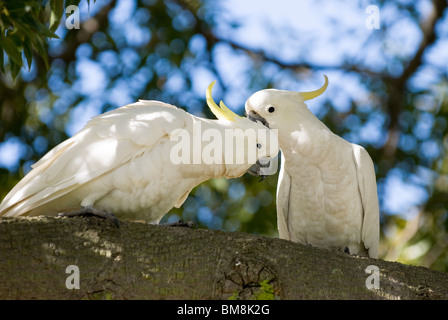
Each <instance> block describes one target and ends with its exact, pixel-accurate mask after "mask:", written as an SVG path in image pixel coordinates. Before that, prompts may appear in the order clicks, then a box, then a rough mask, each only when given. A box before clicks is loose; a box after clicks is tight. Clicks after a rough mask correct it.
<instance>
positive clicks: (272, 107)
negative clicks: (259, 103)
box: [266, 106, 275, 113]
mask: <svg viewBox="0 0 448 320" xmlns="http://www.w3.org/2000/svg"><path fill="white" fill-rule="evenodd" d="M266 109H267V110H268V112H269V113H273V112H274V111H275V107H274V106H268V107H267V108H266Z"/></svg>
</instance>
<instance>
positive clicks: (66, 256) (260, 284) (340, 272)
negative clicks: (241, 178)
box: [0, 217, 448, 299]
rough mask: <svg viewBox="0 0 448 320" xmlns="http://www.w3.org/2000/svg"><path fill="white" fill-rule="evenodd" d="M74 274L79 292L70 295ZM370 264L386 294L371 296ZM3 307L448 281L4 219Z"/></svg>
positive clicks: (82, 224) (310, 253)
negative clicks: (18, 302) (7, 303)
mask: <svg viewBox="0 0 448 320" xmlns="http://www.w3.org/2000/svg"><path fill="white" fill-rule="evenodd" d="M68 266H76V267H77V268H79V280H80V281H79V285H80V288H79V289H68V288H67V286H66V284H67V281H68V283H69V284H70V283H71V282H70V281H71V280H73V278H72V279H70V277H73V276H74V275H75V274H74V273H72V272H71V271H70V269H69V270H68V271H66V268H67V267H68ZM368 266H377V267H378V268H379V271H380V273H379V281H380V282H379V289H372V290H369V289H367V288H366V279H367V277H369V274H368V273H366V271H365V270H366V268H367V267H368ZM0 270H1V272H0V299H85V298H90V299H227V298H229V297H232V298H239V299H254V298H271V299H448V285H447V284H448V274H445V273H441V272H436V271H433V270H429V269H426V268H422V267H412V266H406V265H402V264H399V263H394V262H387V261H383V260H376V259H371V258H358V257H354V256H349V255H347V254H345V253H342V252H337V251H330V250H326V249H320V248H316V247H311V246H308V245H302V244H297V243H293V242H290V241H286V240H280V239H273V238H268V237H261V236H256V235H251V234H246V233H239V232H222V231H213V230H204V229H189V228H180V227H164V226H154V225H148V224H144V223H139V222H127V221H123V222H122V223H121V225H120V227H119V228H117V227H116V226H115V224H114V223H113V222H111V221H107V220H102V219H99V218H52V217H34V218H2V219H0Z"/></svg>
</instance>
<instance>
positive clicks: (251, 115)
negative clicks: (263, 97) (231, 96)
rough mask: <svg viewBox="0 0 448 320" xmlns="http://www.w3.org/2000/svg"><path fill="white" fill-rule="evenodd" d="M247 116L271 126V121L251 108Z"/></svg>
mask: <svg viewBox="0 0 448 320" xmlns="http://www.w3.org/2000/svg"><path fill="white" fill-rule="evenodd" d="M246 116H247V118H248V119H249V120H251V121H253V122H257V121H258V122H261V123H262V124H263V125H265V126H266V127H268V128H269V123H268V122H267V121H266V119H265V118H263V117H262V116H260V115H259V114H258V113H256V112H255V111H253V110H251V111H249V114H247V115H246Z"/></svg>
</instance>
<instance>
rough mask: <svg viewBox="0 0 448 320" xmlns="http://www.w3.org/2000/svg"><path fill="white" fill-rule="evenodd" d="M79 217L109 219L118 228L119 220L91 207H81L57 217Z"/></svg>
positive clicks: (61, 213)
mask: <svg viewBox="0 0 448 320" xmlns="http://www.w3.org/2000/svg"><path fill="white" fill-rule="evenodd" d="M79 216H95V217H100V218H103V219H111V220H112V221H113V222H114V223H115V225H116V226H117V227H119V226H120V220H118V218H117V217H116V216H115V215H114V214H113V213H110V212H105V211H101V210H98V209H95V208H94V207H92V206H86V207H82V208H81V209H80V210H75V211H68V212H60V213H58V217H79Z"/></svg>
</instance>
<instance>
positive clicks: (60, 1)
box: [50, 0, 64, 32]
mask: <svg viewBox="0 0 448 320" xmlns="http://www.w3.org/2000/svg"><path fill="white" fill-rule="evenodd" d="M50 10H51V15H50V30H51V31H53V32H54V31H56V29H57V28H58V27H59V22H60V21H61V18H62V15H63V13H64V0H50Z"/></svg>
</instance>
